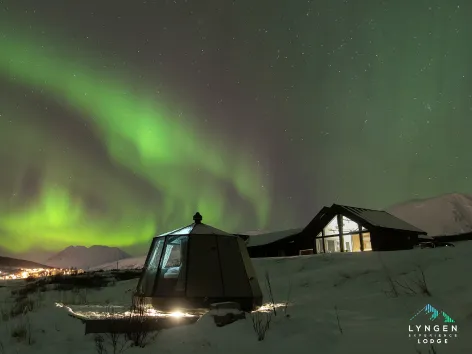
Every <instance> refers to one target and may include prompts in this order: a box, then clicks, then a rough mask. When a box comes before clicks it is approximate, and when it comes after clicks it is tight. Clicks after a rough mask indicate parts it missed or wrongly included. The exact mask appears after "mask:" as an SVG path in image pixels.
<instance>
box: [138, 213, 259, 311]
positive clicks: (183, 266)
mask: <svg viewBox="0 0 472 354" xmlns="http://www.w3.org/2000/svg"><path fill="white" fill-rule="evenodd" d="M193 220H194V223H193V224H191V225H188V226H186V227H183V228H180V229H177V230H174V231H171V232H168V233H165V234H162V235H159V236H156V237H154V239H153V241H152V244H151V248H150V249H149V253H148V256H147V259H146V263H145V265H144V269H143V273H142V275H141V278H140V280H139V283H138V286H137V292H136V295H135V296H136V297H137V298H138V301H139V300H141V301H140V302H141V303H145V304H150V305H152V307H153V308H155V309H156V310H159V311H177V310H179V311H180V310H187V311H192V310H200V309H208V308H209V307H210V305H211V304H212V303H218V302H236V303H239V305H240V306H241V309H242V310H244V311H252V310H254V309H255V308H257V307H258V306H261V305H262V292H261V289H260V286H259V282H258V280H257V277H256V273H255V271H254V268H253V265H252V261H251V259H250V258H249V254H248V251H247V248H246V244H245V243H244V240H243V239H241V238H240V237H239V236H236V235H232V234H229V233H226V232H224V231H221V230H218V229H216V228H214V227H211V226H209V225H206V224H203V223H202V216H201V215H200V213H196V214H195V215H194V217H193Z"/></svg>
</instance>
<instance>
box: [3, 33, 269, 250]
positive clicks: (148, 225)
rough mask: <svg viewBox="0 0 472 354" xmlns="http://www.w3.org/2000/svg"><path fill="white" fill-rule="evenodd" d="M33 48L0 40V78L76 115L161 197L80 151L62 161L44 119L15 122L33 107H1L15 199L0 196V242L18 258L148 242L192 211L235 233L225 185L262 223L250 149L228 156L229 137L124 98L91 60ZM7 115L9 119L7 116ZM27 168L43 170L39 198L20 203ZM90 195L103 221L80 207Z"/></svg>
mask: <svg viewBox="0 0 472 354" xmlns="http://www.w3.org/2000/svg"><path fill="white" fill-rule="evenodd" d="M43 42H44V41H43ZM36 43H37V42H36V41H35V40H34V37H32V38H25V37H24V36H23V37H21V36H18V35H15V36H10V35H6V36H3V37H2V38H1V39H0V48H1V49H2V53H1V56H0V75H3V76H6V77H7V78H9V79H10V80H11V83H12V84H13V85H23V86H27V87H31V88H32V89H33V90H35V91H40V92H42V93H44V95H47V96H48V97H50V98H51V99H52V100H56V101H59V102H61V105H65V106H67V107H69V108H70V109H72V110H74V111H76V112H78V113H80V114H81V117H83V119H84V120H85V121H84V124H85V125H86V126H90V128H91V130H92V131H93V134H94V135H95V136H96V137H97V138H98V139H99V141H100V142H101V143H102V144H103V146H105V147H106V151H107V153H108V154H109V157H110V159H111V160H112V161H113V163H115V164H116V165H117V166H118V167H116V168H120V169H123V168H124V169H127V170H128V171H131V174H132V175H133V176H135V177H136V178H140V179H143V180H145V181H146V182H147V183H149V185H151V186H152V187H153V188H154V189H155V191H156V192H161V193H160V194H159V198H157V197H156V200H154V201H150V200H149V198H144V199H143V198H140V197H139V196H137V195H136V194H135V193H136V191H134V190H133V188H130V187H129V186H127V185H125V184H124V182H123V181H120V177H118V176H114V175H113V173H110V172H109V171H105V169H104V168H103V167H102V166H99V165H97V164H95V165H93V164H91V162H90V161H87V157H85V156H84V154H82V153H81V152H80V151H75V152H72V153H71V152H68V154H67V156H63V155H64V154H63V151H62V149H63V147H62V148H61V146H59V145H57V144H58V141H57V140H56V139H54V137H53V136H51V135H50V133H51V132H48V133H44V132H43V133H41V129H40V127H39V126H38V125H39V124H41V123H39V122H34V123H33V124H31V123H24V122H21V119H18V115H19V114H26V115H27V114H31V115H34V114H35V112H34V111H29V112H22V113H20V112H18V111H8V110H7V111H6V112H5V111H4V112H3V114H2V119H1V120H0V124H1V125H0V127H1V129H0V137H1V140H2V142H1V144H2V147H3V148H5V147H8V149H9V151H10V152H11V151H14V152H15V155H14V156H15V157H14V160H10V166H9V169H8V171H7V174H6V176H5V175H4V176H3V179H5V177H6V181H5V180H3V181H2V182H3V184H5V182H6V183H7V184H8V185H9V186H10V190H9V191H12V192H13V193H11V195H10V196H8V195H2V196H1V197H2V198H1V199H0V211H1V215H0V232H1V233H2V237H1V238H0V246H2V247H4V248H6V249H8V250H10V251H15V252H21V251H26V250H27V249H29V248H33V247H38V246H40V247H43V248H46V249H59V248H61V247H64V246H65V245H69V244H81V245H85V246H90V245H93V244H96V243H97V240H100V242H101V243H103V244H106V245H110V246H130V245H133V244H135V243H140V242H146V241H148V240H149V239H150V237H151V236H152V235H153V234H154V233H155V231H156V230H157V229H159V227H158V226H159V224H160V223H161V224H164V225H172V226H176V227H178V226H180V224H179V223H185V224H186V223H190V222H191V216H192V215H193V213H194V212H195V211H196V210H200V211H201V212H202V214H203V215H204V216H205V215H211V217H208V218H206V219H209V221H208V222H213V223H214V224H215V225H218V224H221V225H222V226H223V227H226V228H231V227H233V228H234V227H237V226H238V225H239V223H240V222H241V217H242V216H241V215H243V214H242V213H232V212H231V205H229V203H228V201H227V200H226V195H225V192H224V188H231V189H234V191H235V192H236V193H237V194H238V195H239V197H240V199H242V200H243V201H244V203H246V204H247V206H248V207H249V210H250V213H252V214H253V215H256V217H257V220H258V223H259V225H260V226H261V227H263V226H264V225H265V223H266V221H267V216H268V212H269V199H268V195H267V193H266V192H265V189H263V188H260V187H261V185H263V184H264V183H265V184H266V185H268V184H267V182H264V181H262V179H261V176H260V175H259V174H258V172H257V171H258V169H257V166H256V165H254V164H252V163H251V161H250V160H249V159H246V158H245V156H249V153H248V152H247V151H245V150H246V148H248V147H245V146H238V148H237V150H235V149H233V148H232V147H231V144H232V143H231V141H230V140H229V139H226V138H224V137H222V138H220V137H212V136H209V135H208V134H205V132H204V131H199V129H198V127H197V126H192V123H191V121H189V120H186V121H185V122H182V121H180V122H179V119H178V118H179V117H176V116H175V113H173V112H172V110H169V109H167V108H166V107H165V105H160V104H159V102H155V101H153V100H152V99H151V98H146V95H145V94H136V93H128V91H129V89H128V88H127V87H128V86H127V85H129V84H130V83H127V82H126V81H124V80H119V79H116V78H112V77H107V76H106V75H101V74H100V70H98V69H96V68H98V67H100V63H98V62H93V61H90V62H88V63H73V62H70V61H69V60H67V59H64V58H62V57H61V54H60V53H59V52H58V51H51V50H47V49H45V48H44V47H40V46H38V45H37V44H36ZM43 45H44V44H43ZM54 47H55V48H57V46H54ZM94 68H95V69H94ZM11 115H15V116H16V117H15V119H13V120H9V116H11ZM186 118H188V117H186ZM38 147H39V148H40V150H39V151H38ZM1 152H2V153H5V150H4V149H2V151H1ZM89 160H90V159H89ZM79 161H82V163H80V162H79ZM79 163H80V165H77V164H79ZM32 169H34V170H35V171H41V178H40V185H39V186H38V190H37V195H30V196H27V197H28V198H26V199H24V198H20V196H19V194H20V193H21V189H22V188H23V187H24V185H22V183H24V180H25V176H27V174H28V172H29V171H31V170H32ZM71 176H73V177H71ZM86 181H87V182H86ZM4 190H5V189H3V191H4ZM74 191H75V193H74ZM87 194H89V195H90V194H92V195H93V196H94V198H95V199H98V201H99V204H101V205H102V206H103V207H104V208H105V209H106V213H105V214H106V217H105V215H100V213H96V212H95V213H94V212H93V211H91V210H90V208H87V207H86V206H85V205H84V203H85V201H84V200H83V198H82V196H83V195H87ZM141 197H142V193H141ZM146 199H148V201H147V205H146V204H145V202H144V201H143V200H146ZM17 200H18V201H17ZM223 216H224V221H223ZM182 225H183V224H182ZM161 231H165V230H164V229H162V227H161Z"/></svg>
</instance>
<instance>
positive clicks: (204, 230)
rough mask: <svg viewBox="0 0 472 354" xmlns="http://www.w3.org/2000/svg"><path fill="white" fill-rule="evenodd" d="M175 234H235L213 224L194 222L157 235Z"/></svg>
mask: <svg viewBox="0 0 472 354" xmlns="http://www.w3.org/2000/svg"><path fill="white" fill-rule="evenodd" d="M174 235H220V236H234V235H233V234H230V233H227V232H225V231H222V230H219V229H217V228H215V227H213V226H210V225H207V224H203V223H198V224H197V223H193V224H190V225H188V226H184V227H181V228H179V229H176V230H173V231H170V232H166V233H164V234H161V235H158V236H156V237H162V236H174Z"/></svg>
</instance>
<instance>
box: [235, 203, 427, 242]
mask: <svg viewBox="0 0 472 354" xmlns="http://www.w3.org/2000/svg"><path fill="white" fill-rule="evenodd" d="M337 214H342V215H345V216H347V217H351V218H353V219H356V220H353V221H357V222H361V223H362V224H364V225H363V226H370V227H376V228H383V229H393V230H401V231H407V232H413V233H417V234H420V235H426V234H427V233H426V232H425V231H423V230H420V229H419V228H417V227H415V226H413V225H411V224H409V223H407V222H406V221H404V220H402V219H399V218H397V217H396V216H393V215H392V214H390V213H388V212H386V211H383V210H374V209H366V208H357V207H352V206H347V205H339V204H333V205H332V206H331V207H324V208H323V209H321V211H320V212H319V213H318V214H317V215H316V216H315V217H314V218H313V220H312V221H311V222H310V223H309V224H308V226H307V227H305V228H297V229H289V230H283V231H277V232H270V233H264V234H259V235H239V236H241V237H243V238H245V239H248V240H247V247H258V246H264V245H268V244H271V243H275V242H277V241H281V240H284V239H287V238H291V237H292V236H295V235H297V234H299V233H301V232H302V231H303V230H305V229H306V228H308V227H309V226H310V225H312V224H318V225H317V226H321V227H324V226H325V225H326V224H327V223H329V222H330V221H331V220H332V218H333V217H334V216H335V215H337ZM325 216H329V219H328V220H326V221H325V222H326V224H324V223H321V222H322V221H324V220H323V217H325Z"/></svg>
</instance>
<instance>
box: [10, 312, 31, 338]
mask: <svg viewBox="0 0 472 354" xmlns="http://www.w3.org/2000/svg"><path fill="white" fill-rule="evenodd" d="M11 337H12V338H15V339H16V340H18V341H20V342H25V343H26V344H28V345H32V344H33V343H34V341H33V337H32V331H31V323H30V321H29V317H28V316H27V315H26V313H25V314H24V315H23V317H22V318H21V320H20V321H18V322H17V323H16V324H15V325H14V326H13V328H12V329H11Z"/></svg>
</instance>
